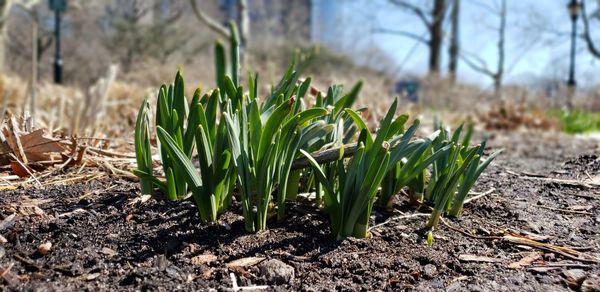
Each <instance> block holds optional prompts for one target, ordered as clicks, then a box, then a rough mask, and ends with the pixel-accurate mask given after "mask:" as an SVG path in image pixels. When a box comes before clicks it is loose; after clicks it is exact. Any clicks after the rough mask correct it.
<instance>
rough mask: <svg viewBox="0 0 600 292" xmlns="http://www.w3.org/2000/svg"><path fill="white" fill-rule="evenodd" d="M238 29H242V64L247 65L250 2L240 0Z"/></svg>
mask: <svg viewBox="0 0 600 292" xmlns="http://www.w3.org/2000/svg"><path fill="white" fill-rule="evenodd" d="M238 27H239V29H240V41H241V42H240V43H241V46H240V63H241V64H242V66H245V65H246V51H247V49H248V41H249V40H250V18H249V15H248V1H247V0H238Z"/></svg>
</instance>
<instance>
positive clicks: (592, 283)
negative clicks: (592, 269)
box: [581, 275, 600, 292]
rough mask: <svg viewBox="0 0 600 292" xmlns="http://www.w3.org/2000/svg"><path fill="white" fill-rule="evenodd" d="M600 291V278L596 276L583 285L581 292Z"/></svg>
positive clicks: (589, 278)
mask: <svg viewBox="0 0 600 292" xmlns="http://www.w3.org/2000/svg"><path fill="white" fill-rule="evenodd" d="M599 291H600V276H598V275H595V276H591V277H588V278H587V279H585V281H583V283H581V292H599Z"/></svg>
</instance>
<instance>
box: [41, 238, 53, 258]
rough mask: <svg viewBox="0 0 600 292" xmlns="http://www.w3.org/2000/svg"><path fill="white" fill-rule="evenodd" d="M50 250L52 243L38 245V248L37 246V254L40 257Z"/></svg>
mask: <svg viewBox="0 0 600 292" xmlns="http://www.w3.org/2000/svg"><path fill="white" fill-rule="evenodd" d="M51 248H52V243H51V242H49V241H48V242H46V243H42V244H40V246H38V252H39V253H40V254H41V255H46V254H48V252H49V251H50V249H51Z"/></svg>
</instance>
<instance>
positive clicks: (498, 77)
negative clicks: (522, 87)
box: [494, 0, 506, 94]
mask: <svg viewBox="0 0 600 292" xmlns="http://www.w3.org/2000/svg"><path fill="white" fill-rule="evenodd" d="M500 5H501V8H500V9H501V10H500V27H499V30H498V33H499V36H498V70H497V71H496V74H495V76H494V91H495V92H496V94H500V90H501V89H502V79H503V78H504V56H505V52H504V43H505V36H506V0H502V2H501V4H500Z"/></svg>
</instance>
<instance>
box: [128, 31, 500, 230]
mask: <svg viewBox="0 0 600 292" xmlns="http://www.w3.org/2000/svg"><path fill="white" fill-rule="evenodd" d="M230 30H231V39H230V48H229V58H226V52H225V48H224V47H223V45H221V44H220V43H216V45H215V67H216V81H217V82H216V83H217V85H218V88H216V89H214V90H212V91H210V92H207V93H202V92H201V90H200V89H197V90H196V91H195V93H194V96H193V97H192V98H191V103H188V98H187V97H186V96H185V94H184V93H185V87H184V80H183V76H182V74H181V73H180V72H178V73H177V75H176V77H175V82H174V83H173V84H171V85H169V86H166V85H163V86H162V87H161V88H160V90H159V92H158V99H157V105H156V111H155V114H154V116H155V127H153V126H152V124H151V122H150V105H149V103H148V101H144V102H143V104H142V106H141V108H140V111H139V114H138V117H137V124H136V131H135V148H136V156H137V164H138V167H137V169H135V170H133V173H134V174H135V175H137V176H138V177H139V178H140V181H141V190H142V193H144V194H149V195H154V196H156V195H158V194H162V195H164V196H165V197H166V198H167V199H168V200H172V201H180V200H184V199H186V198H187V197H188V194H190V193H191V197H192V198H193V201H194V203H195V205H196V207H197V209H198V213H199V216H200V218H201V221H202V222H203V223H205V224H208V223H211V222H216V221H217V220H218V216H219V214H220V213H222V212H224V211H225V210H227V209H229V208H230V207H231V205H232V201H233V200H235V201H236V202H238V203H239V205H240V206H241V210H242V214H243V217H244V222H245V223H244V224H245V228H246V230H247V231H249V232H258V231H261V230H265V229H266V228H267V221H268V219H269V218H271V217H274V216H276V217H277V219H278V220H284V219H285V216H286V210H285V207H286V202H287V201H293V200H296V197H297V195H298V194H299V193H306V192H314V193H315V194H316V196H315V198H316V199H315V201H316V203H317V205H318V206H320V207H322V209H323V210H324V211H325V212H326V213H327V214H328V215H329V218H330V221H331V228H332V231H333V233H334V235H335V236H336V238H338V239H341V238H345V237H349V236H352V237H359V238H363V237H367V236H369V232H368V224H369V219H370V217H371V212H372V210H373V206H374V205H375V203H376V202H377V204H378V205H379V206H382V207H388V208H389V207H391V202H392V201H393V197H394V196H395V195H396V194H398V193H400V192H401V191H402V190H403V189H404V188H408V190H409V194H410V197H411V200H413V201H415V202H423V201H427V202H431V203H432V204H433V206H434V211H433V214H432V217H431V219H430V221H429V224H428V225H429V226H430V227H434V226H435V225H437V223H438V221H439V216H440V215H442V213H448V214H449V215H452V216H459V215H460V212H461V210H462V204H463V202H464V200H465V198H466V197H467V195H468V193H469V190H470V189H471V188H472V186H473V184H474V183H475V181H476V180H477V178H478V177H479V175H480V174H481V172H482V171H483V170H484V169H485V168H486V167H487V166H488V165H489V163H490V162H491V161H492V160H493V159H494V157H495V156H496V155H497V154H498V153H494V154H493V155H491V156H490V157H488V158H487V159H486V160H484V161H481V157H482V155H483V149H484V146H485V141H484V142H483V143H482V144H481V145H478V146H474V147H471V146H469V140H470V136H471V132H472V129H471V128H469V129H468V131H467V133H466V135H465V137H463V139H462V140H461V142H459V138H460V134H461V131H462V127H461V128H459V129H458V130H457V131H456V132H455V133H454V134H453V135H452V136H450V133H449V132H448V131H447V130H444V129H442V127H441V125H438V129H437V131H436V132H435V133H433V134H432V135H430V136H429V137H426V138H416V137H415V132H416V130H417V128H418V127H419V121H418V120H415V121H414V122H413V123H412V124H411V125H410V126H408V125H407V121H408V120H409V117H408V115H400V116H398V117H395V112H396V109H397V106H398V101H397V100H396V101H394V103H393V104H392V105H391V107H390V109H389V111H388V112H387V114H386V116H385V117H384V119H383V120H382V121H381V122H380V125H379V128H378V130H377V132H376V133H371V131H370V129H369V128H368V127H367V124H366V123H365V121H364V120H363V118H362V116H361V114H360V112H361V111H363V110H364V109H359V110H354V109H352V106H353V104H354V102H355V101H356V99H357V96H358V93H359V91H360V88H361V83H358V84H357V85H356V86H354V87H353V88H352V89H351V90H350V91H349V92H348V93H344V91H343V88H342V86H331V87H330V88H329V89H328V90H327V93H321V92H318V91H317V92H316V93H315V95H316V96H315V98H314V100H315V101H314V102H313V104H310V105H309V104H308V99H307V97H308V94H309V91H311V79H310V78H307V79H305V80H300V79H299V77H300V74H301V71H302V70H303V68H304V67H305V66H306V63H307V62H308V61H307V59H308V58H303V57H300V58H296V57H295V58H294V60H293V61H292V64H291V65H290V67H289V69H288V70H287V71H286V73H285V74H284V76H283V77H282V78H281V80H280V81H279V83H278V84H277V85H276V86H273V87H272V88H271V90H270V92H269V93H268V94H266V96H265V97H264V98H259V90H258V88H259V86H258V75H257V74H255V75H254V74H251V73H249V74H248V78H247V87H244V86H243V85H242V84H241V82H240V74H239V72H240V65H239V46H238V37H237V29H236V27H235V26H234V25H231V26H230ZM227 59H229V62H227ZM227 63H229V64H227ZM407 126H408V127H407ZM152 130H154V131H152ZM153 133H154V135H156V137H157V148H158V151H157V152H158V154H159V157H160V161H161V165H162V172H161V171H160V170H157V169H154V161H153V157H152V146H151V142H150V141H151V137H152V135H153ZM345 149H347V150H346V151H347V152H346V153H345V151H344V150H345ZM332 151H333V153H334V155H333V158H332V157H331V156H327V157H326V156H319V155H316V154H320V153H325V152H332ZM323 157H324V158H323ZM301 160H303V161H305V162H308V163H298V162H299V161H301Z"/></svg>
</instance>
